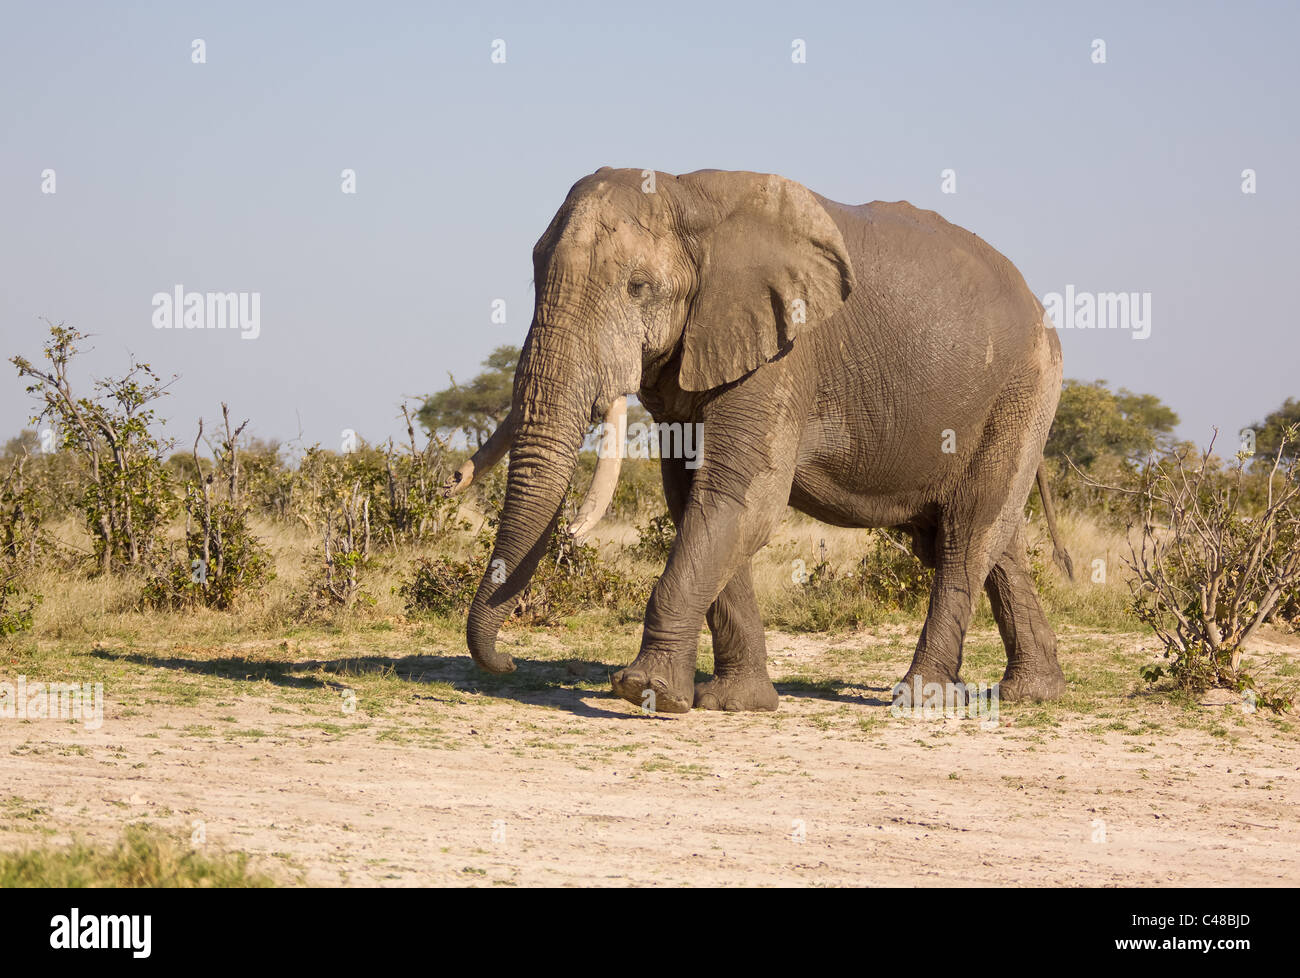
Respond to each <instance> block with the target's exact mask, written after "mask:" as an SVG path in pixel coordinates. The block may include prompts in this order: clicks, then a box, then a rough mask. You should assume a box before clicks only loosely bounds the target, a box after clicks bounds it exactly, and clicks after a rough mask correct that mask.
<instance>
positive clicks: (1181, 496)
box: [1127, 427, 1300, 709]
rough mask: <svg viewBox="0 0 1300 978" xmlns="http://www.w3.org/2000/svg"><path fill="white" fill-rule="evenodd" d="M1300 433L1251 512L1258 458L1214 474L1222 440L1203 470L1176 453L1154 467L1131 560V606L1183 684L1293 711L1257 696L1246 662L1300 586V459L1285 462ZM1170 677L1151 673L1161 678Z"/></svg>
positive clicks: (1290, 434)
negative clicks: (1248, 498)
mask: <svg viewBox="0 0 1300 978" xmlns="http://www.w3.org/2000/svg"><path fill="white" fill-rule="evenodd" d="M1216 437H1217V432H1216ZM1296 437H1297V430H1296V428H1294V427H1293V428H1290V429H1288V430H1287V431H1286V432H1285V433H1284V434H1283V436H1282V437H1281V438H1280V440H1279V444H1278V448H1277V452H1276V454H1275V456H1274V458H1273V465H1272V468H1271V470H1270V471H1269V473H1268V485H1267V493H1266V499H1265V501H1264V503H1263V505H1262V509H1260V510H1258V511H1256V512H1253V513H1252V512H1249V511H1248V510H1247V509H1246V507H1245V506H1244V505H1243V499H1244V497H1245V492H1244V490H1245V488H1246V463H1247V461H1248V460H1249V458H1250V456H1249V455H1248V454H1247V453H1245V452H1242V453H1239V454H1238V455H1237V456H1236V459H1235V463H1234V464H1233V465H1232V466H1230V468H1229V469H1228V471H1227V472H1216V466H1215V464H1214V459H1213V457H1212V454H1211V453H1212V451H1213V448H1214V439H1211V441H1210V445H1209V447H1207V448H1206V450H1205V452H1204V453H1203V454H1202V455H1201V456H1200V459H1199V464H1196V465H1194V466H1189V465H1188V453H1187V452H1185V451H1176V452H1173V453H1171V454H1170V455H1169V456H1167V457H1166V458H1165V459H1163V460H1162V461H1160V462H1158V463H1155V464H1153V465H1152V467H1151V468H1150V470H1149V473H1148V478H1147V480H1146V484H1145V486H1144V487H1143V489H1142V490H1141V507H1142V524H1141V532H1140V542H1139V543H1137V544H1133V543H1132V542H1130V557H1129V559H1128V561H1127V562H1128V564H1129V566H1130V567H1131V568H1132V570H1133V573H1134V577H1133V579H1132V580H1131V582H1130V587H1131V589H1132V592H1133V608H1134V611H1135V612H1136V614H1137V616H1138V618H1139V619H1141V620H1142V621H1143V622H1144V623H1145V624H1147V625H1148V626H1150V628H1151V629H1152V630H1153V631H1154V632H1155V633H1156V636H1157V637H1158V638H1159V639H1160V642H1161V644H1162V645H1163V646H1164V650H1165V658H1167V659H1168V660H1169V663H1170V665H1169V672H1170V675H1171V676H1172V677H1173V679H1174V680H1175V682H1177V683H1178V684H1179V685H1180V686H1183V687H1184V688H1188V689H1192V690H1204V689H1207V688H1209V687H1211V686H1219V687H1225V688H1228V689H1235V690H1242V691H1244V690H1252V691H1253V692H1254V694H1255V696H1256V698H1257V700H1258V701H1260V702H1262V703H1263V705H1266V706H1269V707H1272V708H1274V709H1287V708H1289V704H1290V701H1289V700H1288V699H1286V698H1284V697H1282V696H1279V695H1277V694H1274V693H1264V692H1261V691H1260V690H1258V689H1257V688H1256V684H1255V682H1254V681H1253V680H1252V679H1251V677H1250V676H1248V675H1246V674H1245V673H1244V672H1242V669H1241V663H1242V653H1243V651H1244V648H1245V645H1246V643H1247V642H1248V641H1249V640H1250V638H1251V636H1252V635H1254V634H1255V632H1256V631H1257V630H1258V628H1259V627H1260V625H1262V624H1263V623H1264V622H1265V621H1266V620H1267V619H1268V617H1269V616H1270V615H1271V614H1272V613H1273V611H1274V609H1276V608H1277V607H1278V605H1279V603H1280V602H1283V601H1284V600H1286V599H1287V598H1288V597H1290V596H1293V595H1294V594H1295V593H1296V591H1297V589H1298V588H1300V463H1297V462H1296V461H1295V460H1294V459H1293V460H1292V461H1291V462H1290V463H1287V464H1284V458H1285V454H1286V448H1287V446H1288V444H1294V443H1295V440H1296ZM1163 672H1164V670H1163V669H1162V668H1161V667H1158V666H1156V667H1150V668H1148V669H1146V670H1144V671H1143V675H1144V677H1145V678H1146V679H1148V680H1149V681H1154V680H1155V679H1157V678H1159V677H1160V676H1161V675H1163Z"/></svg>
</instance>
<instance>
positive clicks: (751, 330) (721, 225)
mask: <svg viewBox="0 0 1300 978" xmlns="http://www.w3.org/2000/svg"><path fill="white" fill-rule="evenodd" d="M679 180H680V181H681V182H682V183H683V184H686V185H688V186H691V187H692V189H695V190H697V191H698V192H699V195H700V199H701V200H702V201H703V203H702V204H701V207H703V208H705V209H713V210H714V212H715V213H717V214H718V215H719V219H717V220H714V221H712V222H711V223H710V222H709V221H708V220H706V221H705V223H704V226H703V227H701V228H699V229H698V230H695V232H694V234H695V240H696V242H697V243H696V250H697V260H698V269H699V279H698V289H697V291H696V295H695V300H694V302H693V303H692V305H691V309H690V312H689V313H688V315H687V319H686V329H685V332H684V334H683V337H682V366H681V374H680V383H681V386H682V388H683V389H684V390H690V391H702V390H710V389H712V388H714V387H719V386H721V385H722V384H727V383H730V382H731V381H733V380H739V379H740V378H741V377H743V376H744V375H745V374H747V373H749V372H750V371H751V370H753V369H754V368H756V367H758V366H760V365H761V364H764V363H766V362H767V361H768V360H771V359H772V358H773V357H775V356H777V355H778V354H780V353H782V352H784V351H785V350H787V349H789V347H790V345H791V344H792V343H793V342H794V341H795V338H796V337H797V336H799V335H800V334H801V333H803V332H805V331H807V330H809V329H812V328H814V327H816V325H817V324H818V323H820V322H821V321H822V320H825V319H827V318H828V317H830V316H832V315H834V313H835V312H836V311H837V310H838V309H839V308H840V306H841V305H843V304H844V300H845V299H847V298H848V296H849V293H850V292H852V291H853V285H854V279H853V265H852V263H851V262H850V260H849V255H848V251H847V249H846V248H845V246H844V238H843V236H842V235H841V234H840V230H839V228H838V227H836V226H835V222H834V221H832V220H831V217H830V215H829V214H827V213H826V209H825V208H824V207H822V205H821V204H820V203H818V202H817V199H816V198H815V197H814V196H813V195H812V194H811V193H810V192H809V191H808V189H807V188H806V187H803V186H801V185H800V184H797V183H795V182H794V181H792V180H787V179H785V178H784V177H778V176H774V175H771V174H759V173H743V172H726V171H720V170H704V171H700V172H699V173H691V174H687V175H685V176H682V177H680V178H679Z"/></svg>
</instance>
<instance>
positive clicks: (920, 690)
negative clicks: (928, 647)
mask: <svg viewBox="0 0 1300 978" xmlns="http://www.w3.org/2000/svg"><path fill="white" fill-rule="evenodd" d="M968 695H969V694H968V692H967V690H966V684H965V683H964V682H962V681H961V678H960V677H959V676H958V675H957V671H956V670H955V669H951V668H947V667H944V666H943V665H941V664H939V663H936V662H933V661H931V662H926V663H923V664H922V663H917V662H913V663H912V667H911V668H910V669H908V670H907V675H905V676H904V677H903V678H902V679H900V680H899V681H898V685H897V686H895V687H894V697H893V699H894V706H895V707H898V708H900V709H913V708H915V709H918V710H919V709H921V708H922V707H924V706H926V705H927V704H928V705H930V706H932V707H933V706H939V707H954V708H955V707H960V706H965V705H966V699H967V696H968Z"/></svg>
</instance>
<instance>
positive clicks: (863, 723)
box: [0, 326, 1300, 886]
mask: <svg viewBox="0 0 1300 978" xmlns="http://www.w3.org/2000/svg"><path fill="white" fill-rule="evenodd" d="M85 342H86V338H85V337H84V336H82V335H81V334H80V333H78V332H77V331H76V330H73V329H70V328H68V327H65V326H52V327H51V329H50V333H49V338H48V342H47V344H46V347H45V349H44V351H43V354H42V356H41V357H40V358H36V359H32V360H27V359H24V358H22V357H15V358H14V359H13V365H14V367H15V368H16V375H17V376H16V379H17V381H18V382H20V383H22V384H23V385H24V386H26V388H27V390H28V391H29V393H30V395H31V398H32V404H33V420H32V423H31V425H30V427H29V428H28V429H26V430H23V431H22V432H21V433H19V434H18V435H17V436H16V437H14V438H12V439H11V440H10V441H9V443H8V444H7V445H6V446H5V449H4V453H3V459H2V460H0V465H2V469H0V633H3V640H2V641H3V646H2V647H0V681H3V682H5V683H9V684H11V685H15V686H16V684H17V682H18V680H19V677H23V679H24V681H25V682H27V683H36V682H44V683H76V684H79V685H82V686H83V687H84V686H85V685H86V684H89V685H91V686H93V685H95V684H102V690H103V699H102V714H103V718H102V723H94V722H87V721H86V719H85V718H80V719H79V718H77V717H63V718H58V717H54V718H51V717H49V716H40V715H37V716H31V715H19V713H18V712H17V711H15V712H14V713H11V714H10V715H7V716H5V718H3V719H0V755H2V756H3V758H4V763H3V765H0V811H3V812H4V815H5V817H4V819H2V820H0V852H2V853H3V854H0V885H50V884H56V885H96V884H99V885H197V886H221V885H262V884H297V883H306V884H333V883H408V884H429V883H461V884H463V883H469V884H474V883H482V884H484V885H520V884H532V883H557V882H559V883H564V882H580V883H595V884H617V883H628V882H631V883H646V884H665V883H670V884H671V883H684V882H689V883H696V884H699V883H789V882H804V883H825V884H834V883H901V884H915V883H928V882H934V883H968V882H986V883H1004V884H1011V883H1017V884H1035V883H1038V884H1047V883H1086V884H1107V883H1114V882H1120V883H1161V882H1166V883H1168V882H1173V883H1223V882H1236V883H1248V884H1262V885H1267V884H1271V883H1290V884H1294V883H1296V882H1297V881H1300V855H1297V854H1298V853H1300V826H1297V824H1296V822H1295V819H1294V811H1295V810H1296V806H1297V804H1298V803H1300V790H1297V776H1298V774H1300V761H1297V757H1298V756H1300V754H1297V751H1296V747H1297V740H1298V738H1297V731H1296V726H1295V714H1294V706H1293V703H1294V700H1295V695H1296V691H1297V686H1298V685H1300V684H1298V682H1297V679H1298V678H1300V640H1298V639H1297V635H1296V626H1297V624H1298V623H1300V556H1298V555H1300V540H1297V531H1298V530H1300V483H1298V481H1297V475H1298V474H1300V473H1298V472H1297V462H1296V458H1297V450H1296V447H1297V444H1298V442H1297V437H1296V431H1295V424H1296V422H1297V421H1300V402H1293V401H1288V402H1287V403H1286V404H1285V405H1283V406H1281V407H1280V408H1279V409H1278V411H1276V412H1274V413H1273V414H1272V415H1269V416H1268V417H1267V418H1265V419H1264V420H1263V421H1261V422H1259V423H1257V424H1256V425H1253V426H1252V427H1251V429H1250V432H1249V437H1248V438H1247V437H1245V436H1244V435H1243V437H1242V438H1241V439H1240V442H1241V443H1240V444H1238V441H1239V439H1238V437H1237V434H1236V433H1233V437H1232V438H1231V439H1230V441H1231V442H1232V444H1231V445H1229V446H1228V447H1227V448H1224V447H1223V446H1222V440H1223V439H1221V441H1220V442H1218V443H1214V444H1208V445H1207V446H1205V447H1203V448H1197V447H1196V446H1191V445H1187V444H1180V443H1178V442H1176V441H1174V440H1173V438H1172V435H1171V432H1172V431H1173V430H1174V427H1175V425H1176V424H1177V417H1176V416H1175V415H1174V414H1173V412H1172V411H1171V410H1170V409H1169V408H1168V407H1166V406H1164V405H1163V404H1161V403H1160V402H1159V400H1158V399H1156V398H1154V397H1151V396H1149V395H1137V394H1133V393H1131V392H1128V391H1123V390H1120V391H1113V390H1111V389H1110V388H1109V387H1108V386H1107V385H1106V384H1105V383H1104V382H1101V381H1097V382H1091V383H1088V382H1080V381H1067V383H1066V387H1065V390H1064V392H1063V396H1062V402H1061V409H1060V411H1059V413H1058V419H1057V425H1056V427H1055V428H1054V429H1053V433H1052V440H1051V441H1050V442H1049V445H1048V457H1049V461H1050V464H1051V466H1052V468H1053V471H1054V479H1053V485H1054V487H1055V490H1056V506H1057V509H1058V518H1059V522H1060V525H1061V530H1062V533H1063V535H1064V538H1065V543H1066V546H1067V548H1068V549H1069V551H1070V552H1071V554H1072V556H1073V563H1074V569H1075V573H1074V577H1073V579H1070V578H1068V577H1067V576H1066V575H1065V574H1064V573H1063V572H1062V571H1061V570H1060V569H1059V568H1058V567H1057V566H1056V565H1055V564H1054V562H1053V560H1052V546H1051V542H1050V539H1049V538H1048V535H1047V531H1046V527H1045V526H1044V523H1043V520H1042V516H1041V503H1040V501H1039V499H1038V497H1037V496H1036V495H1035V496H1034V497H1032V498H1031V500H1030V505H1029V507H1028V508H1027V511H1026V520H1027V523H1028V527H1029V537H1030V540H1031V549H1032V553H1031V556H1032V558H1033V566H1034V571H1035V576H1036V578H1037V580H1038V583H1039V587H1040V589H1041V592H1042V595H1043V601H1044V604H1045V606H1046V608H1047V609H1048V612H1049V616H1050V617H1051V619H1052V621H1053V622H1054V624H1055V626H1056V628H1057V635H1058V641H1059V646H1060V660H1061V663H1062V667H1063V668H1064V670H1065V674H1066V679H1067V681H1068V689H1067V693H1066V695H1065V697H1064V698H1063V699H1061V700H1059V701H1056V702H1052V703H1043V704H1032V703H1025V704H1008V705H1006V706H1004V707H1002V708H1001V710H1000V711H999V714H998V715H997V717H996V718H995V719H996V722H995V723H992V724H989V723H981V722H980V721H978V720H976V719H973V718H960V717H946V718H945V717H934V718H928V719H920V718H900V717H897V716H895V715H893V714H892V713H891V710H890V690H891V687H892V686H893V684H894V682H895V681H896V680H897V679H898V677H899V676H901V675H902V673H903V671H904V670H905V669H906V667H907V664H908V662H909V660H910V656H911V652H912V649H913V647H914V645H915V641H916V637H917V632H918V630H919V626H920V620H921V618H922V616H923V610H924V602H925V600H926V595H927V589H928V583H929V582H928V572H927V571H926V570H924V569H923V568H922V567H921V566H920V564H919V563H918V562H917V561H916V560H915V558H914V557H913V556H912V554H911V552H910V550H909V549H908V547H907V545H906V541H905V538H903V537H901V536H900V535H897V534H894V533H892V532H890V531H884V530H881V531H865V530H844V529H836V528H832V527H828V526H824V525H822V524H819V523H816V522H814V521H812V520H809V519H807V518H806V517H803V516H801V515H799V514H797V513H794V512H790V513H789V514H788V515H787V518H786V520H785V522H784V524H783V525H782V526H781V528H780V530H779V532H778V533H777V534H776V536H775V538H774V539H773V540H772V542H771V543H770V544H769V545H768V546H767V547H766V548H765V549H764V550H763V551H762V552H761V554H760V555H759V558H758V560H757V562H756V565H755V582H756V586H757V589H758V591H759V594H760V602H761V606H762V611H763V614H764V616H765V622H766V625H767V628H768V630H769V631H768V646H769V650H768V651H769V657H770V660H771V669H772V673H773V677H774V679H775V681H776V684H777V688H778V691H779V692H780V694H781V696H782V704H781V708H780V710H778V711H777V712H776V713H774V714H738V715H726V714H718V713H702V712H698V711H697V712H693V713H691V714H688V715H686V716H684V717H681V718H676V719H670V718H665V717H661V716H654V715H645V714H642V713H641V711H639V710H638V709H637V708H636V707H634V706H633V705H631V704H628V703H625V702H623V701H622V700H619V699H617V698H614V697H613V696H612V695H611V694H610V692H609V680H608V675H609V673H610V672H612V671H613V670H615V669H616V668H618V667H620V666H622V665H624V664H626V663H627V662H628V661H630V660H631V658H632V656H633V655H634V653H635V650H636V647H637V643H638V636H639V629H640V622H641V617H642V613H643V611H644V608H645V602H646V600H647V598H648V596H649V593H650V589H651V588H652V586H653V584H654V582H655V580H656V577H657V575H658V573H659V572H660V571H661V570H662V567H663V562H664V559H665V558H666V555H667V552H668V548H669V547H670V546H671V544H672V539H673V529H672V524H671V521H670V520H668V518H667V515H666V513H665V511H664V505H663V501H662V492H661V489H660V487H659V481H658V473H657V464H656V462H655V461H654V460H653V459H635V458H633V459H629V460H628V462H627V463H626V464H625V466H624V471H623V476H622V479H621V481H620V483H619V486H618V489H617V491H616V494H615V497H614V502H613V505H612V507H611V510H610V513H609V514H608V515H607V517H606V519H605V520H604V522H602V523H601V524H600V526H599V528H598V530H597V532H596V534H595V537H594V538H593V540H592V541H590V542H589V543H588V544H585V545H580V544H578V543H576V542H574V541H573V539H572V538H571V536H570V535H569V534H568V533H567V532H566V529H567V523H568V520H569V519H571V518H572V516H573V508H574V505H576V502H577V500H578V499H580V498H581V497H580V493H581V491H582V490H583V489H585V481H584V480H583V475H584V474H589V473H590V471H591V469H592V467H593V465H594V454H593V453H591V452H586V453H584V455H583V463H582V465H583V471H582V472H581V473H580V475H579V478H578V480H577V483H578V484H577V485H576V486H575V497H574V498H572V499H571V504H570V507H569V510H568V512H566V514H565V516H564V518H562V520H561V525H560V528H559V531H558V532H557V534H556V536H555V538H554V539H553V541H552V543H551V546H550V550H549V551H548V555H547V558H546V559H545V560H544V561H543V563H542V567H541V569H540V570H539V572H538V574H537V577H536V579H535V580H534V582H533V584H532V585H531V587H530V588H529V591H528V592H527V594H526V596H525V599H524V601H523V603H522V604H521V606H520V608H519V609H518V611H517V612H516V614H515V617H514V618H513V619H512V621H511V623H510V624H509V626H508V627H507V629H506V631H505V632H504V634H503V642H504V643H505V644H507V645H509V646H510V647H511V652H512V654H513V655H514V657H515V659H516V661H517V662H519V663H520V668H519V670H518V671H517V672H516V673H513V674H510V675H507V676H501V677H495V676H488V675H486V674H483V673H479V672H477V671H476V670H475V669H474V667H473V665H472V663H471V662H470V660H469V658H468V655H467V654H466V652H465V648H464V638H463V628H464V613H465V610H466V607H467V606H468V603H469V600H470V598H471V597H472V595H473V592H474V589H475V587H476V585H477V583H478V581H479V578H480V577H481V575H482V574H483V572H484V568H485V566H486V563H487V556H488V552H489V549H490V545H491V539H492V533H493V528H494V526H495V521H496V518H497V513H498V511H499V509H500V505H501V497H502V493H503V485H504V483H503V472H502V471H501V470H500V469H498V470H497V471H495V472H494V473H492V474H491V475H490V476H488V477H486V478H484V479H481V480H479V481H476V482H475V484H474V486H473V487H472V488H471V489H470V491H468V492H467V493H465V494H464V495H462V496H458V497H455V498H453V499H449V498H446V497H445V496H444V495H443V492H442V486H443V484H444V483H445V482H446V480H447V478H448V477H449V476H450V474H451V473H452V472H453V471H454V470H455V468H456V467H457V465H459V464H460V462H461V461H462V460H463V459H464V458H465V457H466V455H467V454H468V452H469V451H471V450H472V449H473V447H474V446H476V445H477V444H480V443H481V442H482V440H483V439H485V438H486V437H487V436H488V435H489V434H490V433H491V431H492V430H493V429H494V428H495V426H496V425H497V424H499V423H500V422H501V420H502V419H503V418H504V417H505V416H506V413H507V412H508V408H509V396H510V395H509V392H510V386H509V378H510V376H511V374H512V372H513V366H514V360H515V356H516V355H517V351H512V350H510V349H508V348H502V349H501V350H497V351H494V353H493V355H492V357H490V358H489V360H488V361H487V362H485V364H484V371H483V373H482V374H481V375H480V376H478V377H476V378H475V379H474V380H473V381H471V382H469V383H467V384H456V383H455V382H453V383H452V385H451V386H450V387H449V388H448V389H446V390H444V391H441V392H439V393H437V394H435V395H433V396H431V397H429V398H428V399H427V400H425V401H424V402H423V403H422V404H412V405H395V410H397V411H399V412H400V416H401V417H402V418H403V419H404V420H403V428H404V430H405V432H406V437H405V438H404V439H402V440H400V441H399V440H396V439H395V440H392V441H386V442H383V443H368V442H366V441H365V440H364V439H358V441H357V442H356V444H354V445H352V444H349V445H346V446H329V447H322V446H319V445H302V444H280V443H276V442H271V441H266V440H263V439H261V438H258V437H254V435H253V434H252V433H251V432H252V431H254V430H255V423H252V424H250V423H249V422H248V421H246V420H245V419H244V418H243V417H242V416H241V415H240V414H239V410H238V404H237V403H234V402H231V403H229V404H218V405H213V411H212V416H211V417H210V418H209V419H208V420H207V421H206V422H200V421H199V420H198V419H195V420H194V422H193V424H192V426H190V427H189V428H188V430H186V431H181V430H178V422H175V421H173V422H172V423H170V424H167V425H164V424H163V423H162V421H161V417H162V415H163V414H165V411H164V410H163V408H164V406H165V397H166V393H167V389H168V387H169V385H170V384H171V383H179V382H182V381H175V380H167V379H165V376H164V375H163V374H161V373H157V372H155V370H154V368H153V366H151V365H148V364H143V363H127V364H125V365H124V366H123V370H122V372H121V373H120V375H118V376H116V377H112V378H109V379H107V380H102V381H99V382H97V383H91V382H89V381H88V380H86V379H85V378H84V376H82V374H81V373H80V372H79V371H78V361H77V354H78V350H79V349H80V348H82V347H84V344H85ZM1208 441H1209V440H1208V439H1207V442H1208ZM1238 449H1240V451H1239V450H1238ZM1004 662H1005V657H1004V653H1003V650H1002V646H1001V641H1000V639H999V636H998V634H997V630H996V628H995V626H994V624H993V620H992V617H991V615H990V613H989V609H988V604H987V601H986V600H985V601H984V602H983V603H982V605H981V606H980V609H979V610H978V612H977V614H976V618H975V621H974V622H973V625H972V629H971V632H970V634H969V636H968V639H967V645H966V658H965V664H964V666H963V673H964V678H965V679H966V681H967V682H987V683H993V682H995V681H996V680H997V679H998V677H999V676H1000V675H1001V672H1002V667H1003V664H1004ZM711 665H712V663H711V652H710V643H709V635H708V632H707V630H706V631H703V632H702V634H701V646H700V669H701V671H702V672H709V671H710V670H711ZM4 688H5V687H0V691H2V690H3V689H4ZM0 695H3V693H0ZM15 696H16V694H10V696H9V702H10V704H13V703H14V702H15ZM3 705H4V704H3V702H0V706H3Z"/></svg>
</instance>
